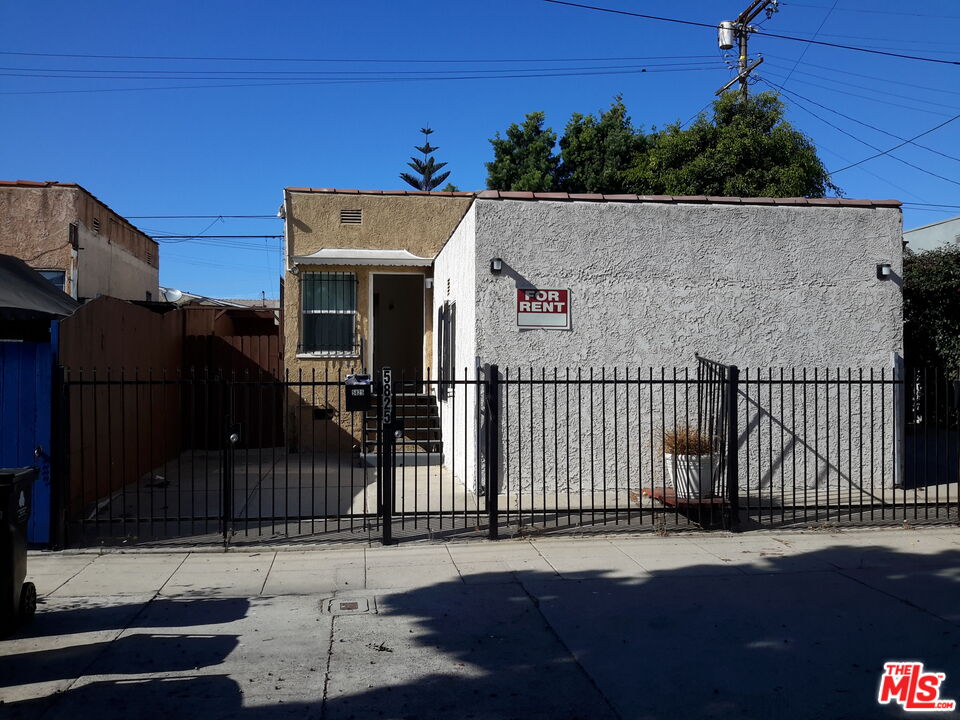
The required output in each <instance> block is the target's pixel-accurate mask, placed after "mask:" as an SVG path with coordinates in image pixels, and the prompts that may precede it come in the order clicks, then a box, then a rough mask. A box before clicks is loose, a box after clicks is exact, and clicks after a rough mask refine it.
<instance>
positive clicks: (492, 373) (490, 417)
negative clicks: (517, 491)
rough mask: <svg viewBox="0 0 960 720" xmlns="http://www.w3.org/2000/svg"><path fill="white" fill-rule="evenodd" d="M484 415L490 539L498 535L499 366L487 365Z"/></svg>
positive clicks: (494, 538)
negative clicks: (485, 422)
mask: <svg viewBox="0 0 960 720" xmlns="http://www.w3.org/2000/svg"><path fill="white" fill-rule="evenodd" d="M486 375H487V382H486V384H485V388H486V396H487V397H486V415H487V418H486V420H487V477H486V496H487V522H488V523H489V525H490V539H491V540H496V539H497V538H498V537H499V535H500V527H499V516H500V508H499V507H498V505H499V499H500V367H499V366H498V365H487V372H486Z"/></svg>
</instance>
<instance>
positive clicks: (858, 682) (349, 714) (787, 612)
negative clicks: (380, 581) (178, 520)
mask: <svg viewBox="0 0 960 720" xmlns="http://www.w3.org/2000/svg"><path fill="white" fill-rule="evenodd" d="M584 557H589V553H588V551H586V550H585V552H584ZM752 560H756V557H755V556H754V557H753V558H752ZM764 561H765V566H764V567H763V568H761V569H762V572H758V571H757V566H756V565H754V564H752V563H737V562H731V563H727V564H725V565H723V566H722V568H723V569H724V570H726V572H724V573H718V572H717V567H716V566H702V567H691V566H686V567H682V568H677V569H675V570H663V571H656V572H651V573H649V576H647V575H640V576H639V577H611V576H610V575H607V574H605V573H603V572H599V571H594V572H589V571H587V572H580V573H578V579H576V580H566V579H560V578H559V577H557V576H556V575H552V574H548V573H545V572H527V571H520V572H514V573H510V574H507V573H504V572H496V573H487V574H477V575H471V576H469V578H468V579H469V580H470V584H464V583H463V582H460V581H455V582H454V581H450V582H442V583H437V584H434V585H430V586H427V587H422V588H416V589H411V590H404V591H383V592H378V593H367V594H368V595H372V594H376V596H377V606H378V613H377V614H367V615H341V616H337V617H335V618H333V621H332V622H333V632H332V635H331V637H330V639H329V642H330V647H331V651H332V662H331V666H330V674H329V677H328V679H327V681H326V683H324V675H323V673H322V672H319V673H317V674H316V675H315V677H316V685H315V686H303V687H298V688H294V689H292V690H290V691H288V692H286V693H285V694H284V693H281V692H276V693H273V692H270V691H269V688H267V689H266V690H265V689H264V688H263V687H262V686H258V687H259V688H260V689H259V690H254V691H252V690H251V687H252V686H250V685H247V684H246V683H245V681H244V679H243V678H242V677H241V676H240V675H238V673H237V672H234V671H233V670H231V669H230V666H229V658H228V657H227V656H228V655H230V653H231V652H233V651H234V649H235V648H236V646H237V635H236V634H224V635H218V636H215V637H210V636H204V637H200V638H194V637H192V636H179V637H178V639H177V640H171V639H170V638H171V636H157V635H144V636H137V635H133V636H130V638H125V640H127V641H128V644H127V645H126V646H123V645H121V646H120V650H119V651H118V652H116V653H114V651H112V650H111V651H110V652H109V653H107V654H109V655H110V656H112V657H113V658H115V659H114V660H110V661H109V662H107V663H106V664H104V663H102V662H101V661H97V662H95V663H94V665H93V667H92V668H91V673H94V672H95V673H96V674H98V675H106V674H135V673H143V674H153V673H159V672H165V671H171V672H173V671H193V672H192V673H191V674H190V675H189V676H179V677H174V678H169V679H166V678H165V679H156V678H147V679H136V680H125V679H120V680H118V679H112V680H105V681H96V682H93V683H90V684H87V685H81V686H77V687H76V688H74V689H70V690H68V691H66V692H64V693H62V694H60V695H58V696H56V697H54V698H45V699H43V700H40V701H29V702H23V703H14V704H8V705H7V706H6V707H5V708H4V709H3V710H4V712H5V713H12V716H13V717H32V716H35V715H34V712H35V711H36V710H38V709H39V708H41V707H43V708H46V709H48V710H49V712H48V713H47V714H45V715H44V717H45V718H68V717H69V718H70V719H71V720H77V718H85V717H90V718H97V720H110V719H112V718H124V720H127V719H128V718H130V717H131V716H132V712H133V710H134V709H136V716H137V717H139V718H164V719H165V720H169V718H171V717H176V716H181V717H184V716H185V717H202V718H240V719H241V720H260V719H261V718H264V719H266V718H274V717H297V718H323V719H324V720H341V719H342V720H347V719H349V718H354V719H356V720H362V719H365V718H403V719H408V718H419V719H427V718H444V720H450V719H451V718H471V719H474V720H486V719H488V718H489V719H491V720H492V719H493V718H498V719H499V718H522V719H523V720H530V719H531V718H550V719H551V720H574V719H577V718H582V719H584V720H586V719H587V718H590V719H591V720H593V719H594V718H598V719H599V718H618V717H619V718H637V719H645V720H646V719H654V718H664V719H668V718H670V719H672V718H721V717H722V718H730V717H737V718H762V719H763V720H771V719H778V718H798V719H799V718H849V719H851V720H853V719H859V718H865V717H878V716H880V717H903V714H904V713H903V711H902V709H901V708H900V707H899V706H897V705H886V706H879V705H878V704H877V702H876V694H877V688H878V684H879V679H880V674H881V672H882V669H883V663H884V662H887V661H890V660H920V661H922V662H924V663H925V665H926V666H927V668H928V669H933V670H937V671H941V672H945V673H946V680H945V681H944V684H943V693H942V696H943V697H945V698H960V569H958V568H960V549H958V550H957V551H953V550H950V551H944V552H940V553H937V554H935V555H930V554H915V553H909V552H897V551H892V550H890V549H888V548H885V547H870V546H865V545H842V546H834V547H830V548H827V549H823V550H816V551H812V552H793V553H791V554H790V555H784V556H776V555H774V556H768V557H766V558H764ZM638 570H639V568H638ZM739 570H743V571H744V572H739ZM317 612H319V611H317ZM42 621H43V619H42V617H40V618H38V622H42ZM302 623H303V627H304V629H305V630H310V631H311V632H315V631H316V616H306V617H304V618H303V619H302ZM171 627H172V626H171ZM225 630H226V631H229V630H230V624H229V623H228V624H227V625H226V628H225ZM325 640H326V639H325ZM118 642H121V643H122V642H123V641H122V640H121V641H118ZM255 642H256V638H252V637H251V636H250V635H246V636H244V637H243V638H242V642H241V643H240V644H241V645H247V649H248V650H249V647H250V643H255ZM177 643H179V645H177ZM323 647H326V643H325V642H324V643H323ZM107 654H105V655H107ZM224 658H226V659H227V662H226V663H225V664H224V666H223V669H218V671H217V672H218V674H215V675H214V674H202V672H199V669H200V668H205V667H210V666H213V665H217V664H218V663H219V662H221V661H223V660H224ZM4 660H5V661H6V662H7V663H8V664H7V665H6V666H5V667H3V668H0V672H3V671H10V670H11V669H12V668H17V673H18V675H19V677H20V678H21V680H20V681H21V682H24V681H26V679H27V678H28V677H29V678H30V682H36V681H37V677H41V678H42V677H54V676H56V677H62V676H64V673H65V672H66V671H67V666H68V665H70V662H69V661H68V660H67V659H66V657H65V656H64V657H62V658H60V660H59V661H55V660H54V658H53V657H52V656H49V655H46V654H44V655H42V656H31V655H29V654H28V655H26V656H24V655H20V656H13V657H9V658H5V659H4ZM323 661H324V659H322V658H317V657H309V658H307V657H291V658H289V662H291V663H295V662H296V663H301V664H305V663H318V662H323ZM51 662H53V667H54V668H55V669H49V668H48V667H47V665H48V663H51ZM195 668H196V670H195ZM74 669H75V672H80V671H79V670H76V666H74ZM224 671H226V672H227V673H229V675H227V674H223V673H224ZM5 682H6V681H5ZM250 682H252V681H250Z"/></svg>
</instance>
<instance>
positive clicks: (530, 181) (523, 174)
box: [487, 112, 560, 192]
mask: <svg viewBox="0 0 960 720" xmlns="http://www.w3.org/2000/svg"><path fill="white" fill-rule="evenodd" d="M545 119H546V118H545V116H544V114H543V113H542V112H532V113H530V114H528V115H527V116H526V118H525V119H524V121H523V124H521V125H517V124H516V123H513V124H512V125H511V126H510V127H508V128H507V131H506V137H501V136H500V133H497V134H496V136H495V137H494V138H493V139H492V140H491V141H490V144H491V145H493V162H488V163H487V187H488V188H490V189H492V190H533V191H535V192H548V191H550V190H556V189H557V188H558V187H559V185H560V182H559V180H560V179H559V177H558V169H559V167H560V158H559V157H557V155H555V154H554V152H553V148H554V145H556V143H557V134H556V133H555V132H553V130H551V129H550V128H545V127H544V126H543V123H544V121H545Z"/></svg>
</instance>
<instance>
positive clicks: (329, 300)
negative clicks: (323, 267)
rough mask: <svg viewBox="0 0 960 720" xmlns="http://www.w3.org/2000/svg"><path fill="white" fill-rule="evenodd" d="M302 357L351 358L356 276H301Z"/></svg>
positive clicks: (315, 274) (354, 341)
mask: <svg viewBox="0 0 960 720" xmlns="http://www.w3.org/2000/svg"><path fill="white" fill-rule="evenodd" d="M301 277H302V280H301V290H302V306H301V307H302V310H303V313H302V323H301V328H302V330H301V332H302V334H301V340H300V350H301V352H304V353H320V354H324V353H329V354H336V355H340V354H353V353H354V352H355V350H356V335H357V276H356V275H355V274H354V273H337V272H312V273H303V275H302V276H301Z"/></svg>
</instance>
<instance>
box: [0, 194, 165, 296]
mask: <svg viewBox="0 0 960 720" xmlns="http://www.w3.org/2000/svg"><path fill="white" fill-rule="evenodd" d="M0 253H3V254H7V255H14V256H16V257H18V258H20V259H21V260H23V261H24V262H26V263H27V264H28V265H29V266H30V267H32V268H33V269H34V270H37V271H38V272H40V273H41V274H42V275H44V277H46V278H47V279H48V280H50V281H51V282H52V283H54V284H55V285H56V286H58V287H60V288H61V289H62V290H63V291H64V292H66V293H67V294H68V295H70V296H71V297H73V298H76V299H88V298H94V297H97V296H98V295H108V296H111V297H115V298H120V299H122V300H157V299H158V298H159V273H160V255H159V249H158V246H157V243H156V241H155V240H153V239H152V238H150V237H149V236H148V235H146V234H145V233H144V232H142V231H141V230H139V229H138V228H136V227H135V226H134V225H132V224H131V223H130V222H129V221H127V220H126V219H124V218H123V217H122V216H120V215H118V214H117V213H115V212H114V211H113V210H111V209H110V208H109V207H107V205H105V204H104V203H103V202H101V201H100V200H99V199H97V198H96V197H95V196H94V195H93V194H92V193H90V192H89V191H87V190H85V189H84V188H83V187H81V186H80V185H77V184H76V183H60V182H30V181H26V180H16V181H0Z"/></svg>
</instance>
